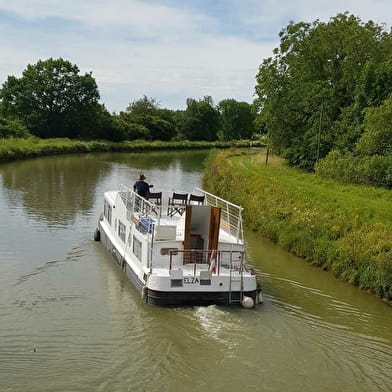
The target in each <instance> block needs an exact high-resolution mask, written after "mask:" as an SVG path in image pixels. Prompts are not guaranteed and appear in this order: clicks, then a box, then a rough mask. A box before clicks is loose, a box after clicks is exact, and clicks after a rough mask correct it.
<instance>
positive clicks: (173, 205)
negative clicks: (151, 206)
mask: <svg viewBox="0 0 392 392" xmlns="http://www.w3.org/2000/svg"><path fill="white" fill-rule="evenodd" d="M187 203H188V194H187V193H176V192H173V196H172V197H169V203H168V206H167V215H168V216H173V215H175V214H179V215H182V214H183V213H184V212H185V207H186V205H187Z"/></svg>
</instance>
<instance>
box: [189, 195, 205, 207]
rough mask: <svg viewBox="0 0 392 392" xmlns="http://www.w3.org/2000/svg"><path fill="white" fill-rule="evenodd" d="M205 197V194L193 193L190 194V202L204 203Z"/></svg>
mask: <svg viewBox="0 0 392 392" xmlns="http://www.w3.org/2000/svg"><path fill="white" fill-rule="evenodd" d="M204 199H205V195H201V196H199V195H193V194H191V195H190V196H189V204H196V205H203V203H204Z"/></svg>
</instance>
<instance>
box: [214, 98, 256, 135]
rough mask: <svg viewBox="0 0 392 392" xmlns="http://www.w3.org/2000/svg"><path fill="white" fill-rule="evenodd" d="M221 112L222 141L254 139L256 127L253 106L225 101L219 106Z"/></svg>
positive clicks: (231, 100)
mask: <svg viewBox="0 0 392 392" xmlns="http://www.w3.org/2000/svg"><path fill="white" fill-rule="evenodd" d="M218 110H219V112H220V123H221V130H220V139H222V140H235V139H236V140H240V139H249V138H251V137H252V135H253V133H254V131H255V126H254V121H255V114H254V111H253V108H252V105H250V104H248V103H246V102H238V101H236V100H234V99H225V100H223V101H220V102H219V104H218Z"/></svg>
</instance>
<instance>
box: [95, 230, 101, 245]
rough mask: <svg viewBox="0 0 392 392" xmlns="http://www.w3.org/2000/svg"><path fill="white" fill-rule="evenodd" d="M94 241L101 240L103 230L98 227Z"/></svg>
mask: <svg viewBox="0 0 392 392" xmlns="http://www.w3.org/2000/svg"><path fill="white" fill-rule="evenodd" d="M94 241H97V242H99V241H101V232H100V231H99V230H98V229H95V231H94Z"/></svg>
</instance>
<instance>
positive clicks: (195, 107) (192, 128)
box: [182, 96, 220, 141]
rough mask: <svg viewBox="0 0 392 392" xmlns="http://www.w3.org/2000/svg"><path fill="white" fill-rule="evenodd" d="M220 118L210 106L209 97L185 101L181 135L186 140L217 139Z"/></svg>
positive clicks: (216, 111)
mask: <svg viewBox="0 0 392 392" xmlns="http://www.w3.org/2000/svg"><path fill="white" fill-rule="evenodd" d="M219 124H220V116H219V112H218V110H217V109H216V108H214V107H213V106H212V99H211V97H208V96H207V97H204V99H202V100H200V101H196V100H195V99H192V98H188V99H187V108H186V110H185V112H184V115H183V118H182V134H183V135H184V137H185V138H186V139H188V140H208V141H213V140H216V139H217V133H218V130H219Z"/></svg>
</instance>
